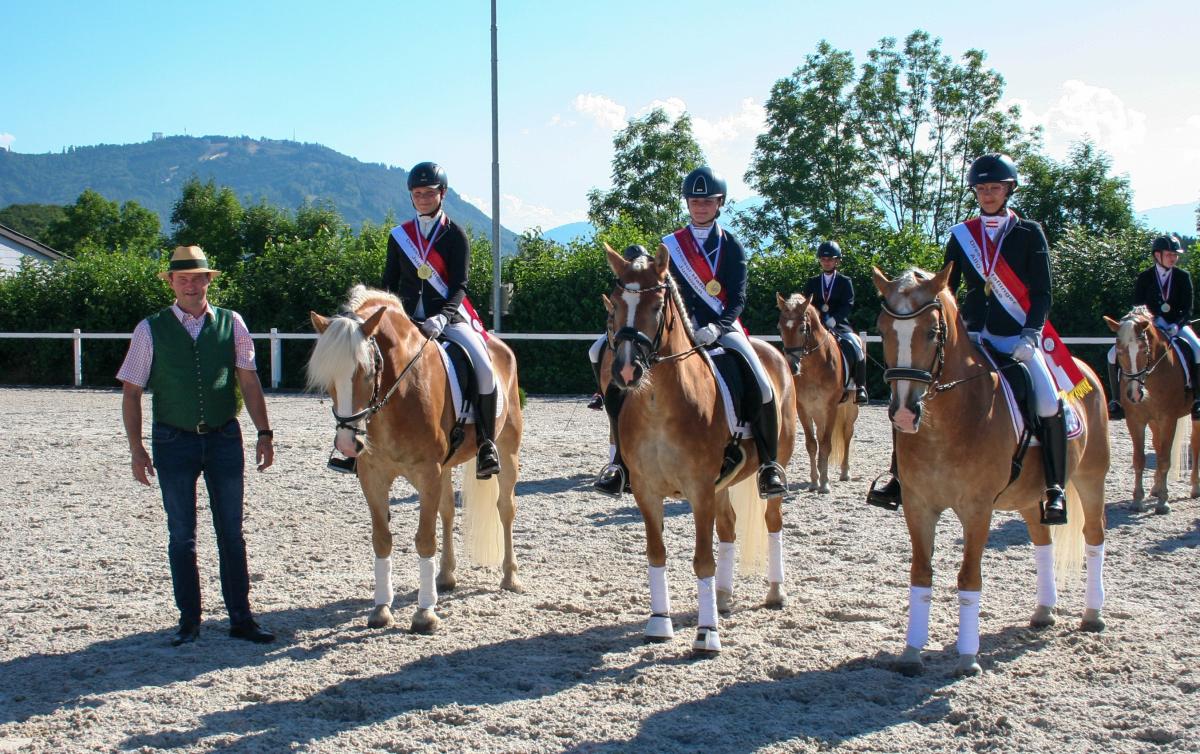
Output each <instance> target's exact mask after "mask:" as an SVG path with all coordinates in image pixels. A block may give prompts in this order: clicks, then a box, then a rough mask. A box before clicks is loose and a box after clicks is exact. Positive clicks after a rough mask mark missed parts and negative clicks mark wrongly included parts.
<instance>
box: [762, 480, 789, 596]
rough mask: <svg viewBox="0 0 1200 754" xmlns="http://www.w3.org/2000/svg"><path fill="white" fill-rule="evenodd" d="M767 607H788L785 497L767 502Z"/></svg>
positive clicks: (774, 498)
mask: <svg viewBox="0 0 1200 754" xmlns="http://www.w3.org/2000/svg"><path fill="white" fill-rule="evenodd" d="M766 518H767V599H766V601H765V603H764V604H765V605H766V606H767V607H773V608H781V607H785V606H786V605H787V589H785V588H784V584H783V496H782V495H780V496H779V497H773V498H771V499H770V500H768V501H767V512H766Z"/></svg>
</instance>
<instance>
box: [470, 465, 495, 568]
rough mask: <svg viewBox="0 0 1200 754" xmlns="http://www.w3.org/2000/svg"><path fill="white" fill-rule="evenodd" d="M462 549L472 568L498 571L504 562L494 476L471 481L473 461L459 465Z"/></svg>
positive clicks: (473, 472) (473, 478)
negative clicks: (460, 469)
mask: <svg viewBox="0 0 1200 754" xmlns="http://www.w3.org/2000/svg"><path fill="white" fill-rule="evenodd" d="M462 475H463V480H462V502H463V512H462V517H463V547H464V548H465V550H466V553H467V557H468V558H470V560H471V562H472V563H474V564H476V565H481V566H483V567H485V568H499V567H500V564H501V563H503V562H504V529H503V526H502V524H501V522H500V509H499V508H498V507H497V503H498V502H499V500H500V482H499V480H498V479H497V477H496V476H492V477H490V478H488V479H476V478H475V459H473V458H472V459H471V460H469V461H466V462H465V463H463V472H462Z"/></svg>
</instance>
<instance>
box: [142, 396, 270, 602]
mask: <svg viewBox="0 0 1200 754" xmlns="http://www.w3.org/2000/svg"><path fill="white" fill-rule="evenodd" d="M150 443H151V449H152V452H153V454H154V468H155V469H156V470H157V473H158V485H159V487H160V488H161V489H162V496H163V508H164V509H165V510H166V512H167V532H168V534H169V541H168V544H167V556H168V558H169V559H170V563H171V583H172V585H173V586H174V588H175V605H176V606H177V607H178V608H179V622H180V623H181V624H199V623H200V572H199V570H198V569H197V567H196V481H197V480H198V479H199V477H200V475H201V474H204V485H205V487H207V488H208V501H209V507H210V508H211V509H212V517H213V528H214V529H215V530H216V533H217V553H218V555H219V557H220V562H221V593H222V594H223V595H224V597H225V609H226V610H228V611H229V620H230V622H231V623H233V624H237V623H243V622H245V621H248V620H250V618H251V614H250V576H249V574H248V572H247V567H246V540H245V539H244V538H243V537H242V488H243V473H244V471H245V463H246V462H245V458H244V456H243V454H242V429H241V426H240V425H239V424H238V421H237V419H231V420H229V421H228V422H227V423H226V424H225V425H224V426H222V427H221V428H220V429H217V430H214V431H212V432H208V433H205V434H197V433H195V432H188V431H186V430H182V429H177V428H175V427H172V426H169V425H166V424H160V423H158V422H155V423H154V425H153V428H152V431H151V441H150Z"/></svg>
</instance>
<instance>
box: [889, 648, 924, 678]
mask: <svg viewBox="0 0 1200 754" xmlns="http://www.w3.org/2000/svg"><path fill="white" fill-rule="evenodd" d="M893 667H894V668H895V670H896V672H897V673H899V674H900V675H904V676H908V677H909V678H912V677H914V676H918V675H921V671H922V670H924V669H925V666H924V664H923V663H922V662H921V650H919V649H917V648H916V647H911V646H905V647H904V652H903V653H902V654H901V655H900V659H898V660H896V664H895V665H893Z"/></svg>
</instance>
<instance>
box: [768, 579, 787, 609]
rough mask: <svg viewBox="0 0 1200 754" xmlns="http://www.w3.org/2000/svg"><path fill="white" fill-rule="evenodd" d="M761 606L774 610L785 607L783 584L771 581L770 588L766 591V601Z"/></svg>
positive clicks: (785, 594)
mask: <svg viewBox="0 0 1200 754" xmlns="http://www.w3.org/2000/svg"><path fill="white" fill-rule="evenodd" d="M763 604H764V605H765V606H767V607H769V608H772V609H775V610H779V609H781V608H784V607H787V592H786V591H784V589H783V584H780V583H779V582H778V581H772V582H771V586H770V587H769V588H768V589H767V599H766V600H765V601H764V602H763Z"/></svg>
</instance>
